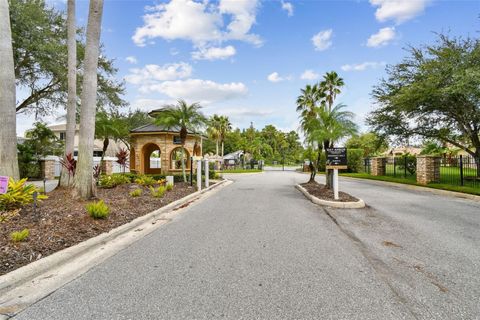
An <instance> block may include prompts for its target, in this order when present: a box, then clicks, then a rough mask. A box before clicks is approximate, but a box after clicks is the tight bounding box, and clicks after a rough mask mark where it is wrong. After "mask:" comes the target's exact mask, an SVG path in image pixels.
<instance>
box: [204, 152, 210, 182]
mask: <svg viewBox="0 0 480 320" xmlns="http://www.w3.org/2000/svg"><path fill="white" fill-rule="evenodd" d="M209 169H210V168H209V167H208V159H205V188H208V186H209V185H210V177H209V176H208V175H209V173H210V172H209V171H210V170H209Z"/></svg>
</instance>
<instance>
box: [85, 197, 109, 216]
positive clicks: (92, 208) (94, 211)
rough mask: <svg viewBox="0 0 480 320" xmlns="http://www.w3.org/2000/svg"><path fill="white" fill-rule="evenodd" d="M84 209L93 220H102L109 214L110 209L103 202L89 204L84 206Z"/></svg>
mask: <svg viewBox="0 0 480 320" xmlns="http://www.w3.org/2000/svg"><path fill="white" fill-rule="evenodd" d="M85 209H87V212H88V215H89V216H90V217H92V218H94V219H104V218H106V217H108V215H109V214H110V209H109V208H108V206H107V205H106V204H105V203H104V202H103V200H100V201H98V202H96V201H94V202H91V203H89V204H87V205H86V206H85Z"/></svg>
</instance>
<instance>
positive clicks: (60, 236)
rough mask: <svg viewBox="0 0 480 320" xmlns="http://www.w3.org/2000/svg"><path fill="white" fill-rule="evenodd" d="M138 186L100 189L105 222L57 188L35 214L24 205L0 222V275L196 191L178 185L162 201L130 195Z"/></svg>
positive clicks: (186, 186) (68, 190) (99, 196)
mask: <svg viewBox="0 0 480 320" xmlns="http://www.w3.org/2000/svg"><path fill="white" fill-rule="evenodd" d="M137 187H138V186H137V185H135V184H126V185H120V186H117V187H115V188H113V189H101V188H98V189H97V198H98V199H102V200H103V201H104V202H105V203H106V204H107V205H108V206H109V208H110V215H109V216H108V217H107V218H106V219H98V220H96V219H93V218H92V217H90V216H89V215H88V214H87V212H86V210H85V205H86V204H87V203H89V202H91V201H81V200H78V199H73V198H72V196H71V190H70V189H65V188H57V189H55V190H54V191H52V192H49V193H48V194H47V195H48V196H49V198H48V199H46V200H44V201H42V202H41V203H40V204H39V205H38V207H37V210H36V213H34V210H33V206H32V205H29V206H25V207H24V208H22V209H21V210H20V213H19V214H18V215H17V216H15V217H13V218H11V219H10V220H8V221H6V222H3V223H0V275H3V274H5V273H8V272H10V271H12V270H15V269H17V268H19V267H21V266H24V265H26V264H28V263H30V262H32V261H35V260H38V259H40V258H43V257H46V256H48V255H50V254H52V253H54V252H56V251H59V250H62V249H65V248H68V247H70V246H73V245H75V244H77V243H79V242H82V241H84V240H87V239H89V238H92V237H95V236H97V235H99V234H101V233H104V232H107V231H109V230H111V229H114V228H116V227H118V226H120V225H123V224H125V223H127V222H130V221H132V220H134V219H135V218H137V217H140V216H143V215H145V214H147V213H149V212H151V211H154V210H156V209H158V208H160V207H163V206H165V205H167V204H169V203H171V202H173V201H175V200H178V199H180V198H183V197H185V196H187V195H189V194H191V193H193V192H195V188H194V187H190V185H189V184H185V183H175V187H174V188H173V190H171V191H167V192H166V193H165V195H164V196H163V197H162V198H154V197H152V196H151V195H150V191H149V190H148V189H146V188H144V190H143V193H142V195H141V196H139V197H135V198H134V197H131V196H130V195H129V192H130V191H132V190H133V189H136V188H137ZM24 228H28V229H29V230H30V235H29V237H28V238H27V240H25V241H22V242H17V243H14V242H12V241H11V240H10V233H11V232H13V231H20V230H23V229H24Z"/></svg>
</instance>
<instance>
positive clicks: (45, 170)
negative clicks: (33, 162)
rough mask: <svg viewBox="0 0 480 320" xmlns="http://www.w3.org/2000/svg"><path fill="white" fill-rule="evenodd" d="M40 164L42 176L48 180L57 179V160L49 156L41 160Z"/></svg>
mask: <svg viewBox="0 0 480 320" xmlns="http://www.w3.org/2000/svg"><path fill="white" fill-rule="evenodd" d="M40 166H41V170H42V178H46V179H47V180H53V179H55V160H53V159H49V158H46V159H44V160H40Z"/></svg>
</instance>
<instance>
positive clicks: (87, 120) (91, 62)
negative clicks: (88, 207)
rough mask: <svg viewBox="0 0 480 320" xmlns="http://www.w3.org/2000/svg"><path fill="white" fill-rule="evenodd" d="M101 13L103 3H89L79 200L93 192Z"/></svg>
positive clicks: (77, 185) (77, 186)
mask: <svg viewBox="0 0 480 320" xmlns="http://www.w3.org/2000/svg"><path fill="white" fill-rule="evenodd" d="M102 12H103V0H90V7H89V12H88V24H87V42H86V47H85V63H84V65H85V70H84V76H83V86H82V87H83V91H82V100H81V101H82V106H81V112H80V135H79V140H80V142H79V146H78V163H77V169H76V170H77V172H76V174H75V192H76V194H77V195H78V196H80V197H81V198H83V199H89V198H91V197H92V196H93V195H94V191H95V189H94V188H95V183H94V179H93V175H92V168H93V141H94V135H95V111H96V106H97V104H96V101H97V67H98V56H99V54H100V32H101V25H102Z"/></svg>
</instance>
